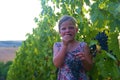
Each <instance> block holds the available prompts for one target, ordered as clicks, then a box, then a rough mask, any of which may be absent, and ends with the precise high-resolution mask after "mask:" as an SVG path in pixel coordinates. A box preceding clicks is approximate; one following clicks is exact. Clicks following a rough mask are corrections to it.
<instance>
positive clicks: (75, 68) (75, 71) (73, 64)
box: [67, 59, 82, 80]
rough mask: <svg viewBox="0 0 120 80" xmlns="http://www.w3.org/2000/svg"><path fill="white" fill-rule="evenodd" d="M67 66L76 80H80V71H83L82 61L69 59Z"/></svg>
mask: <svg viewBox="0 0 120 80" xmlns="http://www.w3.org/2000/svg"><path fill="white" fill-rule="evenodd" d="M67 65H68V66H69V68H70V70H71V73H72V75H73V76H74V78H76V79H74V80H78V78H79V73H80V69H82V66H81V61H80V60H78V59H74V60H73V59H69V60H67Z"/></svg>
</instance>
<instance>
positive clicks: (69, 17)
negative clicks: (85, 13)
mask: <svg viewBox="0 0 120 80" xmlns="http://www.w3.org/2000/svg"><path fill="white" fill-rule="evenodd" d="M65 21H72V23H73V24H74V25H75V26H76V24H77V22H76V19H75V18H74V17H72V16H69V15H64V16H62V17H61V19H60V20H59V23H58V28H59V30H60V26H61V24H62V23H63V22H65Z"/></svg>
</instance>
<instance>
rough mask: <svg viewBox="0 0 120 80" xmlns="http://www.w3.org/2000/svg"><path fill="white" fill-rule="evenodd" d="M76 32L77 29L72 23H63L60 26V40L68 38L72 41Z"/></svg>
mask: <svg viewBox="0 0 120 80" xmlns="http://www.w3.org/2000/svg"><path fill="white" fill-rule="evenodd" d="M77 30H78V29H77V28H76V26H75V25H74V24H73V23H72V21H65V22H63V23H62V24H61V25H60V30H59V32H60V35H61V37H62V38H63V37H65V36H68V37H69V38H71V39H74V37H75V34H76V32H77Z"/></svg>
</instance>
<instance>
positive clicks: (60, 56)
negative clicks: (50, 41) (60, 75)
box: [53, 43, 67, 68]
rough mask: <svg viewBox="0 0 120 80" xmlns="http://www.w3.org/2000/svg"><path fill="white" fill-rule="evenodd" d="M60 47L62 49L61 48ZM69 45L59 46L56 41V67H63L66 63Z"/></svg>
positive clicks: (54, 47)
mask: <svg viewBox="0 0 120 80" xmlns="http://www.w3.org/2000/svg"><path fill="white" fill-rule="evenodd" d="M59 48H60V49H59ZM66 50H67V46H66V45H62V44H61V47H58V46H57V45H56V43H55V44H54V46H53V54H54V55H53V63H54V65H55V66H56V67H58V68H59V67H61V66H62V65H63V64H64V58H65V55H66Z"/></svg>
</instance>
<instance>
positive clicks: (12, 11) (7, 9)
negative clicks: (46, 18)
mask: <svg viewBox="0 0 120 80" xmlns="http://www.w3.org/2000/svg"><path fill="white" fill-rule="evenodd" d="M40 11H41V8H40V1H39V0H0V41H2V40H25V39H26V36H25V35H26V34H27V33H32V29H33V28H35V27H37V25H36V23H35V22H34V18H35V17H38V16H39V14H40Z"/></svg>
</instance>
